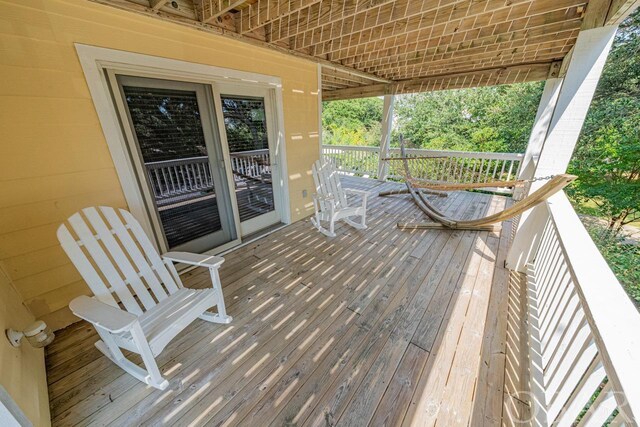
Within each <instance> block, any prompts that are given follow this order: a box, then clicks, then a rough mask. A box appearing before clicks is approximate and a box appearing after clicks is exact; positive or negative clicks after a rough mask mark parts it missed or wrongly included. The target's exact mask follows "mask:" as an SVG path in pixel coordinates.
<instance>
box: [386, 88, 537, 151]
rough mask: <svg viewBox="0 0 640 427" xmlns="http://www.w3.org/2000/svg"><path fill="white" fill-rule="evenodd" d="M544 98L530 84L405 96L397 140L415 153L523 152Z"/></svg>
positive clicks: (398, 108) (398, 117)
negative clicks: (401, 138)
mask: <svg viewBox="0 0 640 427" xmlns="http://www.w3.org/2000/svg"><path fill="white" fill-rule="evenodd" d="M541 94H542V83H524V84H514V85H503V86H493V87H482V88H473V89H459V90H449V91H439V92H426V93H420V94H413V95H405V96H401V97H399V98H398V101H397V102H396V109H395V113H396V120H397V122H396V127H395V134H396V135H397V134H402V135H403V136H404V138H405V140H407V141H409V142H410V144H411V146H412V147H415V148H431V149H441V150H464V151H491V152H495V151H502V152H504V151H511V152H522V151H524V149H525V148H526V145H527V141H528V139H529V134H530V132H531V128H532V126H533V121H534V119H535V115H536V111H537V108H538V103H539V102H540V96H541ZM394 139H396V138H394Z"/></svg>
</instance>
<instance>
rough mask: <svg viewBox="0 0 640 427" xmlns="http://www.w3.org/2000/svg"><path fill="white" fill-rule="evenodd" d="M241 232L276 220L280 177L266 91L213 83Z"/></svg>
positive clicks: (270, 110)
mask: <svg viewBox="0 0 640 427" xmlns="http://www.w3.org/2000/svg"><path fill="white" fill-rule="evenodd" d="M216 92H217V93H218V94H219V95H218V96H219V102H220V108H219V109H220V111H221V115H222V120H221V121H222V122H223V123H224V126H223V127H222V129H221V134H222V135H223V138H222V139H223V140H224V141H226V148H227V151H228V153H229V158H230V162H231V171H232V173H233V191H234V195H235V198H236V203H237V206H238V216H239V220H240V228H241V233H242V235H243V236H246V235H247V234H251V233H254V232H256V231H258V230H261V229H264V228H266V227H269V226H271V225H274V224H278V223H279V222H280V212H281V209H280V205H281V196H280V194H279V192H278V191H277V187H276V185H277V183H278V182H279V180H280V175H279V169H278V164H277V163H276V162H275V161H274V158H275V141H274V140H275V137H274V135H273V129H272V127H273V126H274V122H273V114H272V108H271V97H270V96H269V91H268V90H266V89H260V88H247V87H241V86H233V85H216Z"/></svg>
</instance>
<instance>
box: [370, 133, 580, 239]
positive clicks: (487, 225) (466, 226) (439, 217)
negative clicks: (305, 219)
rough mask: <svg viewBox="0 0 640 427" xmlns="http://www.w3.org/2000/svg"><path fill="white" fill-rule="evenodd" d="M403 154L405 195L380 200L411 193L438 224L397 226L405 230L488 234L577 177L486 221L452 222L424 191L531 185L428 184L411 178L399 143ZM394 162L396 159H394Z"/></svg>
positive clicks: (561, 179) (557, 180)
mask: <svg viewBox="0 0 640 427" xmlns="http://www.w3.org/2000/svg"><path fill="white" fill-rule="evenodd" d="M400 153H401V157H400V158H399V159H398V160H402V163H403V171H402V172H401V174H402V175H403V178H404V180H405V184H406V186H407V190H406V191H388V192H383V193H380V196H386V195H391V194H400V193H405V194H406V193H408V194H410V195H411V197H412V198H413V201H414V202H415V204H416V205H417V206H418V207H419V208H420V210H422V211H423V212H424V213H425V214H426V215H427V216H428V217H429V218H431V219H432V220H433V221H435V222H418V223H403V222H399V223H398V228H403V229H425V228H429V229H432V228H439V229H457V230H488V231H493V230H496V227H495V226H494V224H496V223H501V222H502V221H506V220H508V219H510V218H513V217H516V216H518V215H521V214H522V213H524V212H526V211H527V210H529V209H531V208H532V207H534V206H536V205H537V204H539V203H541V202H543V201H545V200H546V199H548V198H549V197H551V196H552V195H554V194H555V193H557V192H558V191H560V190H562V189H563V188H564V187H566V186H567V185H568V184H570V183H571V182H572V181H573V180H575V179H576V178H577V177H576V176H575V175H568V174H560V175H556V176H554V177H551V179H550V180H549V181H548V182H546V183H545V184H544V185H543V186H542V187H540V188H539V189H538V190H536V191H535V192H533V193H532V194H530V195H529V196H527V197H525V198H524V199H522V200H520V201H518V202H516V203H514V204H513V205H511V206H510V207H508V208H507V209H505V210H503V211H501V212H498V213H495V214H493V215H489V216H486V217H483V218H478V219H472V220H459V219H455V218H450V217H448V216H447V215H446V214H444V213H443V212H441V211H439V210H438V209H437V208H436V207H434V206H433V205H432V204H431V203H430V202H429V201H428V200H427V198H426V197H425V195H424V193H425V190H428V191H429V192H433V191H438V190H462V189H464V190H467V189H476V188H486V187H514V186H521V185H524V184H525V183H526V182H530V181H527V180H513V181H493V182H484V183H468V184H462V183H460V184H458V183H434V182H433V181H428V180H417V179H415V178H413V177H412V176H411V172H410V170H409V162H408V160H411V158H407V156H406V154H405V149H404V143H402V141H401V143H400ZM394 160H395V159H394Z"/></svg>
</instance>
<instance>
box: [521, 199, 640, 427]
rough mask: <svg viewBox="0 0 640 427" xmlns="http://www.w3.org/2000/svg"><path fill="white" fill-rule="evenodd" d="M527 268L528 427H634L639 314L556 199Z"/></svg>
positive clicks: (639, 382) (639, 411) (639, 413)
mask: <svg viewBox="0 0 640 427" xmlns="http://www.w3.org/2000/svg"><path fill="white" fill-rule="evenodd" d="M539 209H544V211H543V213H544V215H546V223H544V226H543V227H541V228H540V230H539V232H538V235H539V236H540V237H539V239H538V242H539V243H538V244H537V250H536V252H535V257H534V259H533V260H532V261H531V262H530V263H529V264H528V268H527V288H528V293H527V294H528V310H529V329H530V330H529V341H530V342H529V345H530V368H531V388H532V389H531V392H532V397H533V417H534V421H535V422H534V425H540V426H542V425H558V426H572V425H579V426H582V425H587V426H591V425H593V426H602V425H611V426H615V425H638V420H639V419H640V373H639V369H640V333H639V332H638V331H640V313H638V311H637V310H636V308H635V307H634V305H633V304H632V302H631V301H630V299H629V298H628V296H627V294H626V293H625V292H624V290H623V288H622V287H621V285H620V283H619V282H618V280H617V279H616V277H615V275H614V273H613V272H612V271H611V269H610V268H609V266H608V265H607V263H606V261H605V260H604V258H603V257H602V255H601V254H600V252H599V251H598V249H597V247H596V246H595V244H594V243H593V241H592V240H591V238H590V236H589V234H588V233H587V231H586V230H585V228H584V227H583V226H582V223H581V221H580V219H579V218H578V215H577V214H576V212H575V211H574V210H573V208H572V207H571V204H570V202H569V200H568V199H567V197H566V196H565V195H564V193H561V194H558V195H556V196H554V197H553V198H551V199H550V200H549V201H547V203H546V204H545V205H542V206H541V207H540V208H539Z"/></svg>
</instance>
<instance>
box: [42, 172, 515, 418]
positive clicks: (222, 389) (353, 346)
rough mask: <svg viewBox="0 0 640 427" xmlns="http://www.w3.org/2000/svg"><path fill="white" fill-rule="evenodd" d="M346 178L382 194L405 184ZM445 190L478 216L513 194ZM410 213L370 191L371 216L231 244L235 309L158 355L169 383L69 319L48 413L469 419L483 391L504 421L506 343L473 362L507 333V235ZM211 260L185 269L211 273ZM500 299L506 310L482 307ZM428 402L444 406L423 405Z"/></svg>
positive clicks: (455, 207)
mask: <svg viewBox="0 0 640 427" xmlns="http://www.w3.org/2000/svg"><path fill="white" fill-rule="evenodd" d="M344 181H345V186H347V187H354V188H360V189H368V190H372V191H375V192H377V191H381V190H384V189H389V188H393V187H394V186H397V185H398V184H392V183H384V184H382V183H379V182H377V181H373V180H364V179H357V178H350V177H349V178H345V180H344ZM435 203H436V204H438V206H440V207H441V208H442V209H444V210H446V211H447V212H448V213H450V214H451V215H454V216H457V217H466V218H471V217H476V216H481V215H483V214H485V213H486V212H487V211H488V212H492V211H495V210H499V209H501V207H502V206H503V205H504V203H505V199H504V198H502V197H499V196H488V195H482V194H472V193H455V194H452V195H451V196H450V197H449V198H444V199H442V198H438V199H436V200H435ZM414 218H416V219H417V218H421V213H420V212H419V211H418V210H417V209H416V208H415V206H414V205H413V203H412V202H411V201H410V200H409V199H408V198H406V197H404V196H392V197H387V198H381V197H373V198H372V200H371V203H370V206H369V221H368V223H369V228H368V229H367V230H364V231H358V230H354V229H352V228H350V227H348V226H346V225H344V224H340V225H339V226H338V227H337V230H336V231H337V234H338V235H337V237H336V238H334V239H328V238H326V237H324V236H322V235H321V234H320V233H317V232H316V231H315V229H313V228H312V227H311V226H310V225H309V224H308V222H307V221H301V222H298V223H296V224H293V225H291V226H288V227H285V228H283V229H281V230H278V231H276V232H274V233H273V234H270V235H268V236H266V237H264V238H262V239H260V240H257V241H255V242H252V243H251V244H248V245H246V246H244V247H242V248H239V249H238V250H236V251H234V252H232V253H230V254H228V255H226V256H225V258H226V262H225V264H224V265H223V268H222V270H221V277H222V282H223V288H224V293H225V299H226V301H227V308H228V311H229V313H230V314H231V315H232V316H234V322H233V323H232V324H231V325H229V326H223V325H212V324H210V323H207V322H201V321H196V322H195V323H193V324H192V325H190V326H189V327H188V328H187V329H186V330H185V332H184V333H183V334H181V335H179V336H178V337H177V338H176V339H175V340H174V341H173V342H172V343H170V344H169V346H167V348H166V349H165V351H164V352H163V353H162V354H161V355H160V356H159V357H158V363H159V366H160V367H161V370H162V372H163V375H165V376H166V377H167V378H168V379H169V381H170V386H169V388H167V389H166V390H164V391H158V390H155V389H152V388H149V387H146V386H145V385H144V384H141V383H139V382H138V381H136V380H135V379H133V378H132V377H130V376H129V375H126V374H125V373H124V372H122V371H121V370H119V369H118V368H117V367H116V366H113V365H112V364H111V363H110V362H109V361H108V360H107V359H106V358H104V357H101V356H100V353H98V352H97V351H95V350H94V348H93V342H94V341H95V340H96V339H97V337H96V335H95V333H94V332H92V331H91V329H89V328H88V327H87V326H86V325H84V324H77V325H73V326H71V327H70V328H68V330H65V331H61V332H60V333H59V334H58V337H57V340H56V342H55V343H54V345H52V346H50V347H49V349H48V350H47V367H48V379H49V394H50V400H51V409H52V416H53V424H54V425H90V424H91V425H105V424H110V423H111V424H114V425H140V424H142V425H160V424H179V425H189V424H193V425H204V424H207V425H269V424H271V425H277V426H279V425H286V424H290V425H303V424H305V425H345V426H353V425H358V426H359V425H367V424H369V425H400V424H402V423H403V422H404V424H406V425H411V424H413V423H415V422H417V421H425V423H426V424H425V425H435V424H442V423H443V422H445V421H446V422H447V423H448V424H449V421H450V422H451V423H455V424H458V423H461V424H468V423H469V420H470V419H471V416H472V412H473V410H472V409H473V408H472V403H473V402H472V397H478V398H479V399H481V400H482V401H483V403H482V406H479V404H478V405H476V407H475V411H476V414H480V415H479V416H481V417H484V418H486V419H488V420H491V421H496V420H495V418H497V415H496V414H499V413H500V410H501V407H500V408H498V406H500V404H501V402H502V400H503V388H502V387H501V384H500V385H497V383H496V381H500V379H501V378H502V377H504V376H505V373H504V372H500V367H501V366H503V365H504V364H505V363H504V359H505V358H504V354H501V355H499V356H497V359H498V360H497V361H496V363H495V364H493V365H492V366H491V370H487V369H480V368H479V367H478V365H479V364H480V362H481V360H485V361H487V359H488V358H489V359H490V358H492V357H496V356H495V354H496V351H498V352H501V351H502V349H503V347H504V343H505V340H506V339H507V337H506V334H507V320H506V319H507V309H506V307H505V305H506V303H505V300H506V289H507V288H506V287H505V286H506V285H505V284H502V285H501V286H499V287H498V288H496V291H495V292H498V294H499V295H501V299H500V301H501V302H493V301H492V300H490V299H489V295H491V294H492V293H494V291H493V290H492V289H493V288H492V280H493V281H496V280H506V277H507V275H506V274H505V270H504V269H503V268H502V266H501V265H500V264H496V254H497V259H498V260H500V259H502V258H503V256H504V251H505V245H506V243H505V242H506V241H505V238H504V236H503V238H502V239H500V236H499V235H498V234H497V233H493V234H492V233H488V232H477V231H474V232H469V231H442V230H411V231H409V230H406V231H403V230H398V229H396V228H395V223H396V222H397V221H398V220H400V219H402V220H411V219H414ZM504 230H505V232H504V233H506V232H507V231H508V227H505V228H504ZM498 243H500V247H499V248H498ZM205 273H206V272H201V271H192V272H188V273H186V274H185V275H184V278H185V283H186V284H187V286H193V287H202V286H208V281H207V280H208V278H207V274H205ZM496 304H497V307H498V308H499V310H500V311H503V313H501V314H500V313H498V314H497V315H494V316H488V315H487V310H488V308H489V307H496ZM512 310H513V309H512ZM485 323H487V324H488V326H489V327H491V328H494V329H497V330H498V333H499V335H500V337H495V338H494V339H491V338H490V337H489V336H487V337H484V342H485V344H484V346H485V347H484V349H483V348H482V346H483V333H484V331H485ZM481 356H483V357H482V359H481ZM134 360H135V359H134ZM501 375H502V377H501ZM479 376H480V379H478V377H479ZM506 376H507V378H506V379H505V380H504V381H505V382H507V381H511V382H513V381H515V380H514V379H513V378H511V377H510V376H509V373H507V374H506ZM476 387H480V388H481V389H480V390H478V389H476ZM504 391H505V400H506V393H507V390H506V389H505V390H504ZM494 394H495V395H494ZM461 396H464V399H462V400H463V401H461V399H460V397H461ZM429 402H438V408H442V409H443V410H442V411H436V413H434V414H426V415H427V416H425V413H424V412H422V413H421V412H420V411H416V408H420V407H424V405H425V404H427V405H428V403H429Z"/></svg>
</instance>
